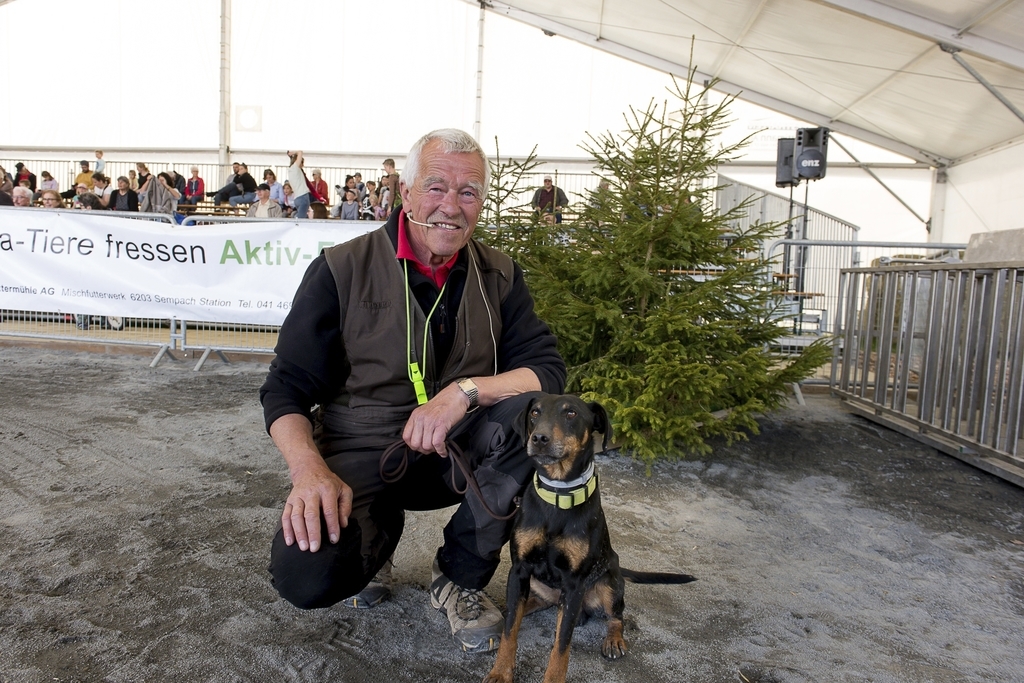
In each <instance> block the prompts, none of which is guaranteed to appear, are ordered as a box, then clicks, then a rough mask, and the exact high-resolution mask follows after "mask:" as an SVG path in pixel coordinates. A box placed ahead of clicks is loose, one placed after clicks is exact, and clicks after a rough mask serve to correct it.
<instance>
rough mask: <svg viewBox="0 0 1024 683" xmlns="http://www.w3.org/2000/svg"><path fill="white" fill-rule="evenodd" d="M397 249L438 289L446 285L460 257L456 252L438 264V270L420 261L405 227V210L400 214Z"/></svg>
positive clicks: (400, 254)
mask: <svg viewBox="0 0 1024 683" xmlns="http://www.w3.org/2000/svg"><path fill="white" fill-rule="evenodd" d="M396 251H397V253H396V254H395V256H396V257H398V258H404V259H406V260H407V261H409V262H410V263H411V264H412V267H413V268H415V269H416V270H418V271H419V272H421V273H423V274H424V275H426V276H427V277H429V278H430V279H431V280H433V281H434V284H435V285H437V288H438V289H441V288H442V287H444V283H445V282H446V281H447V280H448V273H450V272H452V266H454V265H455V261H456V260H457V259H458V258H459V254H458V253H457V252H456V254H455V255H454V256H452V257H451V260H449V261H448V262H447V263H445V264H444V265H441V266H438V267H437V270H434V269H433V268H431V267H430V266H428V265H424V264H423V263H420V260H419V259H418V258H416V254H415V253H414V252H413V250H412V245H411V244H409V237H408V235H407V234H406V228H405V212H404V211H402V212H401V213H399V214H398V249H397V250H396Z"/></svg>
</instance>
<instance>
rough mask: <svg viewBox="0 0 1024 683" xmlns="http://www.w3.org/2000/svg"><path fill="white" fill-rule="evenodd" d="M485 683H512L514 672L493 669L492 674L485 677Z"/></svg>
mask: <svg viewBox="0 0 1024 683" xmlns="http://www.w3.org/2000/svg"><path fill="white" fill-rule="evenodd" d="M484 683H512V672H511V671H498V670H496V669H491V673H489V674H487V675H486V676H485V677H484Z"/></svg>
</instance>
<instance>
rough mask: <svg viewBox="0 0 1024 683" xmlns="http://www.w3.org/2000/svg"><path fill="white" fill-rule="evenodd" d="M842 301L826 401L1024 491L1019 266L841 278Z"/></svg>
mask: <svg viewBox="0 0 1024 683" xmlns="http://www.w3.org/2000/svg"><path fill="white" fill-rule="evenodd" d="M840 301H841V304H842V308H841V310H840V315H839V316H837V319H836V326H835V335H836V337H837V343H836V345H835V351H834V359H833V364H832V373H831V386H832V389H833V391H834V392H835V393H837V394H838V395H840V396H843V397H844V398H846V399H847V400H848V402H849V404H850V405H851V407H854V408H856V409H858V412H861V413H862V414H864V415H865V416H866V417H869V418H871V419H873V420H876V421H878V422H882V423H885V424H886V425H887V426H890V427H893V428H894V429H897V430H899V431H902V432H904V433H907V434H909V435H911V436H914V437H915V438H918V439H920V440H922V441H924V442H926V443H929V444H930V445H932V446H934V447H936V448H939V449H940V450H943V451H945V452H947V453H950V454H951V455H954V456H956V457H958V458H961V459H963V460H966V461H968V462H970V463H972V464H974V465H976V466H977V467H979V468H981V469H984V470H986V471H989V472H992V473H994V474H997V475H998V476H1001V477H1003V478H1006V479H1009V480H1011V481H1014V482H1015V483H1017V484H1018V485H1024V457H1022V455H1024V451H1022V449H1021V439H1022V436H1024V434H1022V426H1024V266H1022V265H1021V264H1019V263H1016V264H985V265H974V264H972V265H965V264H955V265H952V264H938V265H920V266H917V265H914V266H911V265H899V266H890V267H882V268H857V269H844V270H843V271H842V272H841V275H840Z"/></svg>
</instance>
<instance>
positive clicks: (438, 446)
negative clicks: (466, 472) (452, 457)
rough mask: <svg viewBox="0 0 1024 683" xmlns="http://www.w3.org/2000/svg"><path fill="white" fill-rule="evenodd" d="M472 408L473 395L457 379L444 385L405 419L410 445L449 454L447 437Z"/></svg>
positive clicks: (405, 436)
mask: <svg viewBox="0 0 1024 683" xmlns="http://www.w3.org/2000/svg"><path fill="white" fill-rule="evenodd" d="M467 410H469V396H466V394H465V393H463V391H462V389H459V386H458V385H457V384H455V383H454V382H453V383H451V384H449V385H448V386H446V387H445V388H444V389H442V390H441V391H440V392H438V394H437V395H436V396H434V398H432V399H430V400H429V401H427V402H426V403H424V404H423V405H421V406H420V407H418V408H416V410H414V411H412V415H410V416H409V421H408V422H406V423H405V431H403V432H402V439H403V440H404V441H405V443H406V445H407V446H408V447H409V448H411V449H413V450H414V451H418V452H420V453H437V454H438V455H441V456H447V455H448V449H447V448H446V447H445V445H444V442H445V439H447V438H448V432H450V431H451V429H452V427H454V426H455V424H456V423H457V422H458V421H459V420H461V419H462V418H463V416H464V415H465V414H466V411H467Z"/></svg>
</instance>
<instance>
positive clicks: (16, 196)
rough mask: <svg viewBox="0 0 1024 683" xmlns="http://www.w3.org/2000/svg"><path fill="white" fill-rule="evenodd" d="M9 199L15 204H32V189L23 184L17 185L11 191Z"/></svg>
mask: <svg viewBox="0 0 1024 683" xmlns="http://www.w3.org/2000/svg"><path fill="white" fill-rule="evenodd" d="M11 199H13V200H14V205H15V206H32V190H30V189H28V188H27V187H25V186H24V185H18V186H16V187H15V188H14V190H12V191H11Z"/></svg>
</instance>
